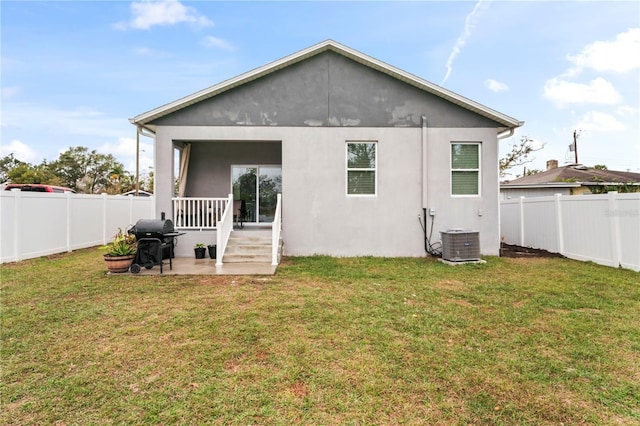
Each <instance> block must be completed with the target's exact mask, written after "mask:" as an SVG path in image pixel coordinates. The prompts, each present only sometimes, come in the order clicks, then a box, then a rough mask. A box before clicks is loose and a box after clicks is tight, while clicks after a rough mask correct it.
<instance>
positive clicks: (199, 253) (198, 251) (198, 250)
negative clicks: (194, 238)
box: [193, 243, 207, 259]
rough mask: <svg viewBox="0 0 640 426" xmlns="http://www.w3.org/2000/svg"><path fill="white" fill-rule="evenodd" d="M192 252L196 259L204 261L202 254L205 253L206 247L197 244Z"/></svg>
mask: <svg viewBox="0 0 640 426" xmlns="http://www.w3.org/2000/svg"><path fill="white" fill-rule="evenodd" d="M193 251H194V252H195V254H196V259H204V254H205V252H206V251H207V246H205V245H204V244H203V243H198V244H196V245H195V246H194V247H193Z"/></svg>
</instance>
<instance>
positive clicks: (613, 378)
mask: <svg viewBox="0 0 640 426" xmlns="http://www.w3.org/2000/svg"><path fill="white" fill-rule="evenodd" d="M486 260H487V263H486V264H483V265H464V266H456V267H451V266H446V265H443V264H441V263H439V262H437V261H435V260H431V259H380V258H357V259H333V258H327V257H311V258H289V259H285V261H284V262H283V264H282V265H281V266H280V267H279V269H278V273H277V275H275V276H273V277H237V276H235V277H234V276H229V277H216V276H177V277H175V276H174V277H171V276H153V277H150V276H146V277H144V276H107V275H106V270H105V266H104V264H103V261H102V257H101V252H100V251H99V250H97V249H90V250H82V251H78V252H75V253H72V254H65V255H61V256H55V257H52V258H50V259H35V260H30V261H25V262H20V263H16V264H8V265H3V266H2V267H1V268H0V273H1V276H0V278H1V297H2V298H1V325H2V329H1V332H2V335H1V339H2V341H1V343H2V348H1V350H2V354H1V355H2V357H1V363H2V365H1V367H2V382H1V385H0V386H1V387H0V391H1V398H2V407H1V409H0V423H3V424H12V425H22V424H38V425H40V424H60V425H72V424H78V425H86V424H205V423H206V424H241V425H248V424H270V425H271V424H276V425H278V424H283V425H291V424H322V425H334V424H353V425H355V424H359V425H369V424H443V425H450V424H460V425H468V424H473V425H482V424H486V425H495V424H504V425H514V424H517V425H559V424H565V425H576V424H616V425H617V424H640V274H638V273H636V272H633V271H629V270H622V269H613V268H607V267H603V266H598V265H595V264H592V263H582V262H577V261H571V260H567V259H506V258H487V259H486Z"/></svg>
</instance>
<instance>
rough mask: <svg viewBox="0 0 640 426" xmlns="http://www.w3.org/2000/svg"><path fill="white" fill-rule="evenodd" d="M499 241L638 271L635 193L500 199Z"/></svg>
mask: <svg viewBox="0 0 640 426" xmlns="http://www.w3.org/2000/svg"><path fill="white" fill-rule="evenodd" d="M500 233H501V237H502V241H503V242H505V243H506V244H514V245H518V246H522V247H531V248H537V249H544V250H547V251H550V252H553V253H560V254H562V255H564V256H566V257H569V258H571V259H577V260H583V261H593V262H596V263H599V264H601V265H607V266H613V267H616V268H617V267H623V268H627V269H632V270H634V271H640V193H631V194H618V193H617V192H610V193H608V194H601V195H565V196H561V195H560V194H556V195H555V196H551V197H533V198H524V197H522V198H519V199H514V200H502V201H501V202H500Z"/></svg>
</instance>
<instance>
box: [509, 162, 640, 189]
mask: <svg viewBox="0 0 640 426" xmlns="http://www.w3.org/2000/svg"><path fill="white" fill-rule="evenodd" d="M624 183H627V184H640V173H632V172H621V171H616V170H600V169H594V168H591V167H586V166H583V165H581V164H570V165H567V166H563V167H556V168H554V169H550V170H545V171H544V172H540V173H536V174H533V175H529V176H524V177H521V178H519V179H514V180H512V181H509V182H504V183H501V184H500V186H501V187H502V188H533V187H536V188H540V187H555V188H561V187H576V186H582V185H619V184H624Z"/></svg>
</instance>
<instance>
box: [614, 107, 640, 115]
mask: <svg viewBox="0 0 640 426" xmlns="http://www.w3.org/2000/svg"><path fill="white" fill-rule="evenodd" d="M616 114H617V115H619V116H622V117H627V116H630V115H636V114H638V109H637V108H634V107H632V106H629V105H622V106H619V107H618V109H616Z"/></svg>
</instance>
